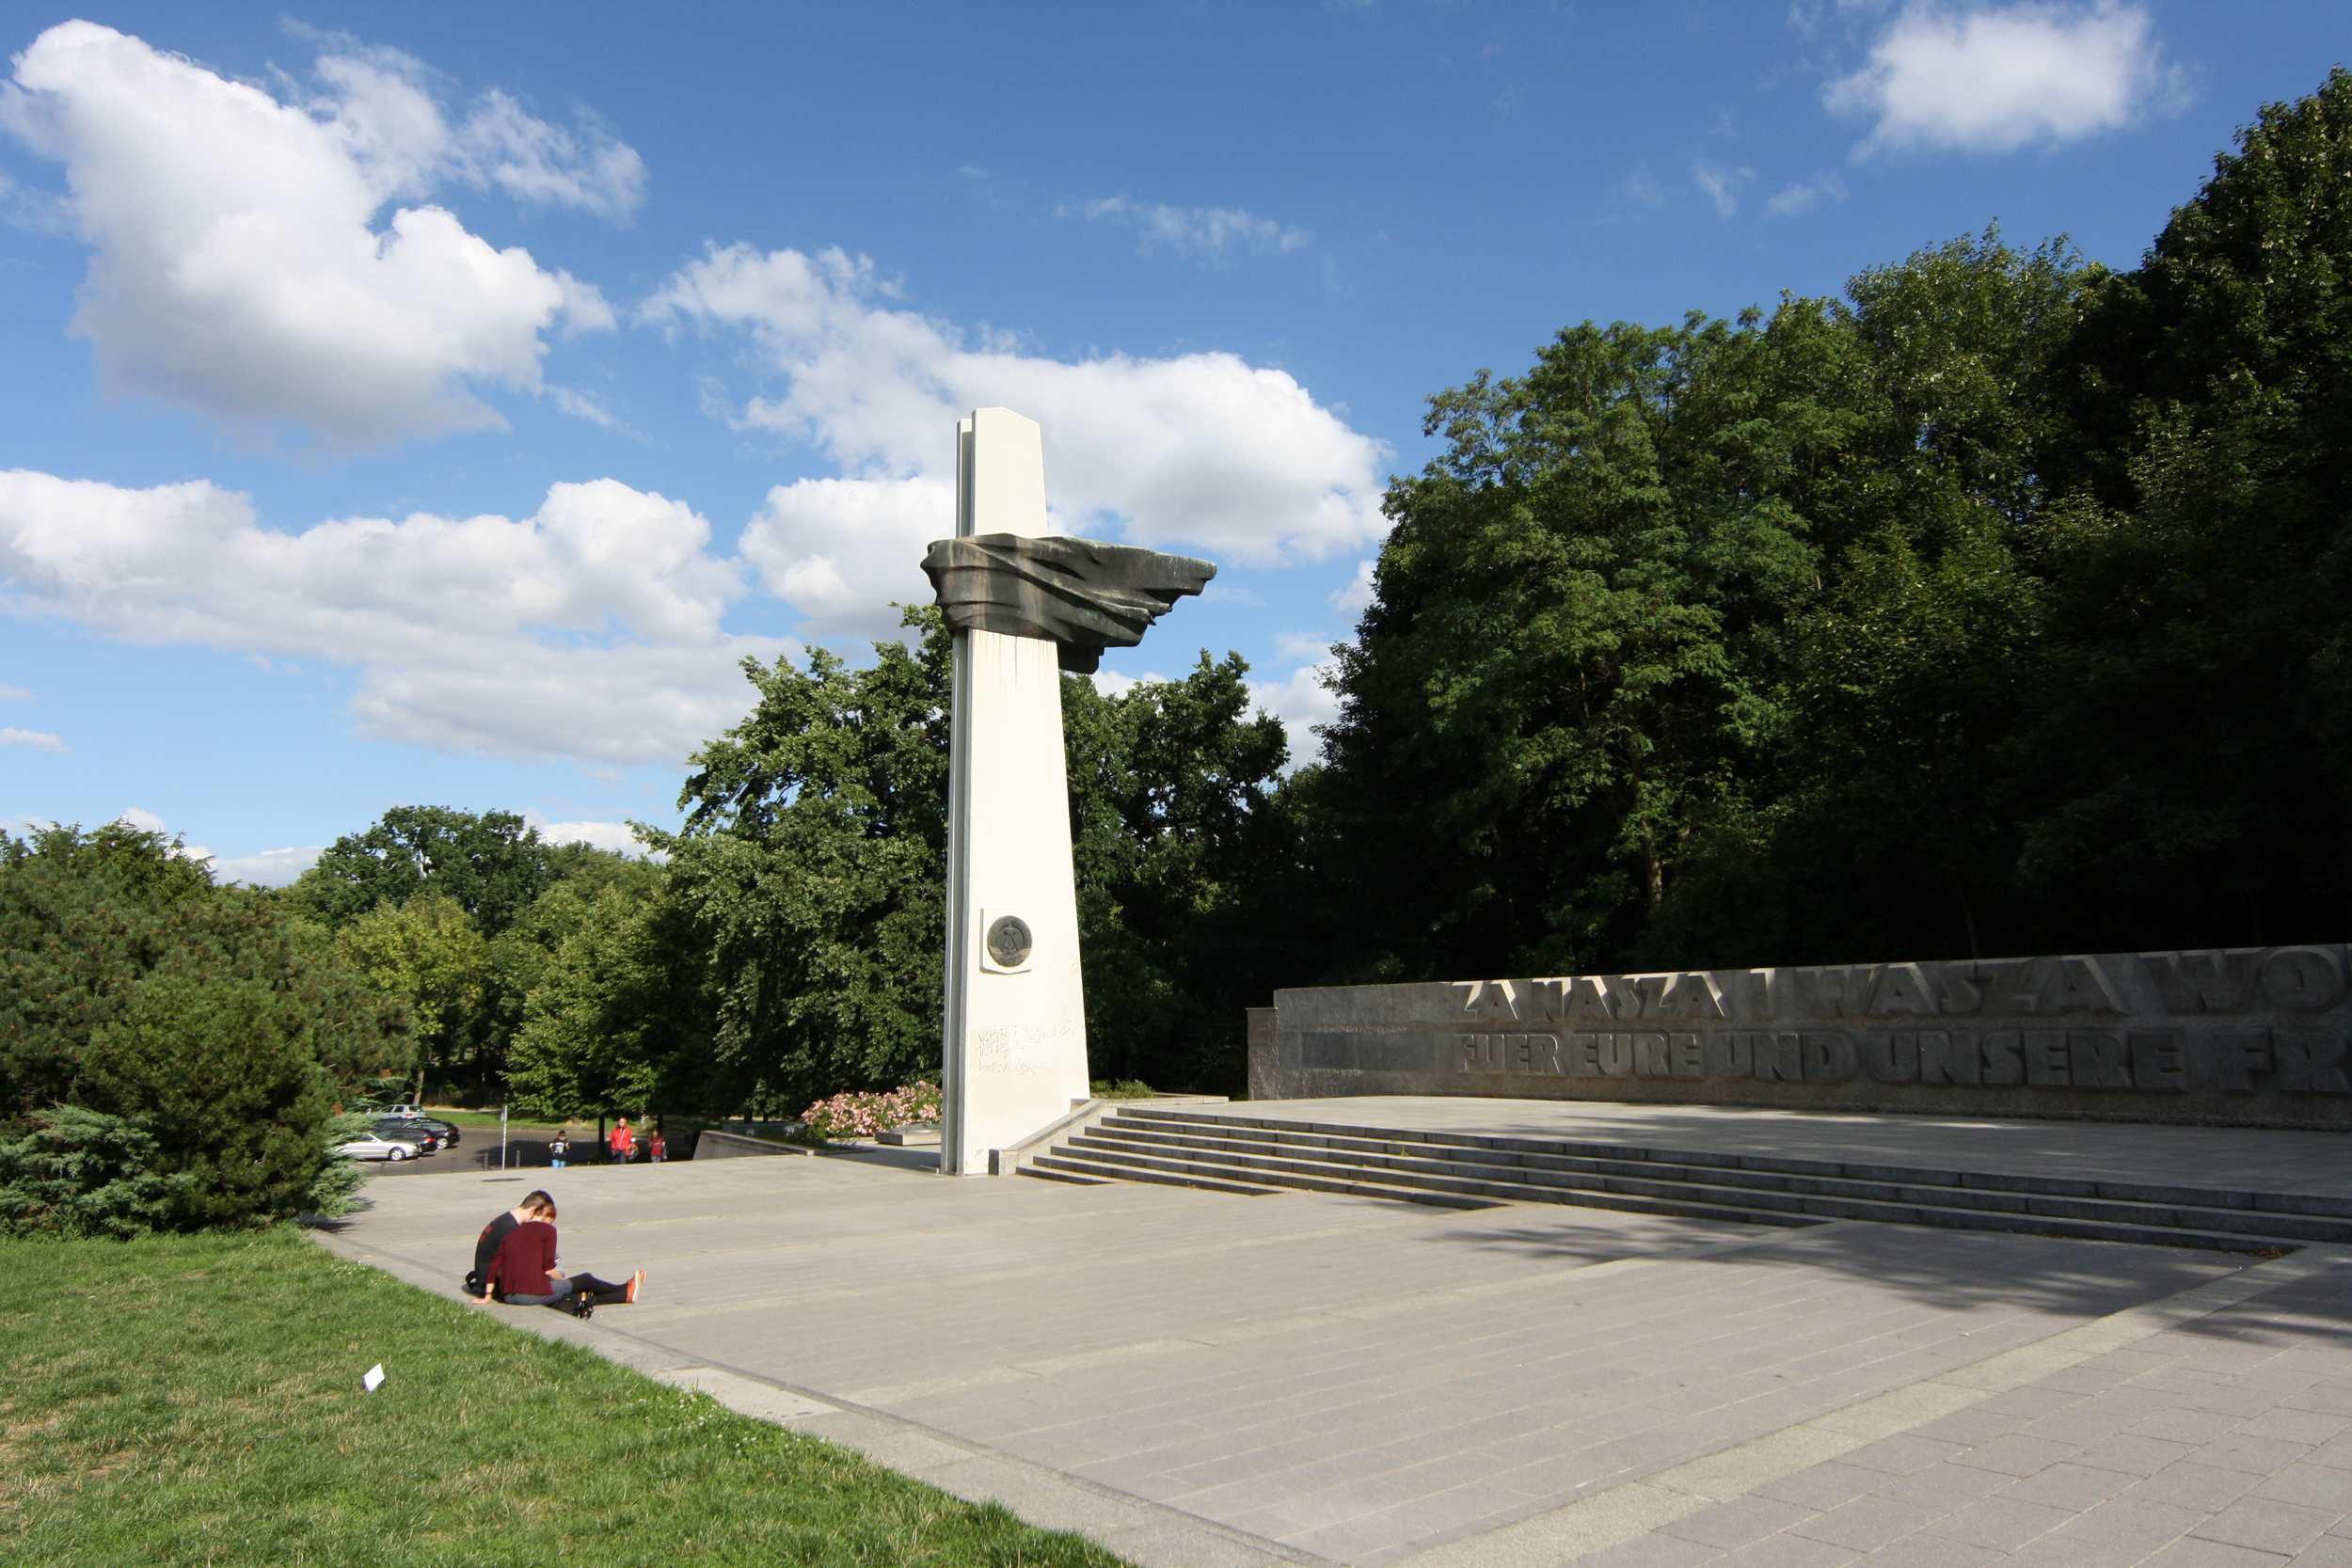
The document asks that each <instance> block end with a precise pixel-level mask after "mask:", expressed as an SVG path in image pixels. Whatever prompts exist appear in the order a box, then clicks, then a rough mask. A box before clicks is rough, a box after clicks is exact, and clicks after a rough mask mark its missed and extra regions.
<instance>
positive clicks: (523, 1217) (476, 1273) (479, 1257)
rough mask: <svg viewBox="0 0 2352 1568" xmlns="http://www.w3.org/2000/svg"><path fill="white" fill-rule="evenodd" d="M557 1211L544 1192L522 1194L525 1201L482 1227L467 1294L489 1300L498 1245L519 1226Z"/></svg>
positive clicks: (468, 1279)
mask: <svg viewBox="0 0 2352 1568" xmlns="http://www.w3.org/2000/svg"><path fill="white" fill-rule="evenodd" d="M554 1212H555V1199H554V1198H552V1197H550V1196H548V1195H547V1193H546V1192H544V1191H534V1192H530V1193H526V1194H524V1195H523V1200H522V1201H521V1202H520V1203H517V1204H516V1205H515V1207H513V1208H512V1209H509V1210H507V1211H506V1212H504V1213H502V1214H501V1215H499V1216H498V1217H497V1218H495V1219H493V1220H492V1221H491V1222H490V1223H489V1224H487V1225H485V1226H484V1227H482V1235H481V1237H480V1238H479V1239H478V1240H476V1241H475V1243H474V1244H473V1273H471V1274H469V1275H467V1276H466V1292H467V1294H469V1295H470V1296H472V1297H473V1298H474V1299H475V1300H477V1301H485V1302H486V1301H488V1300H489V1299H490V1262H491V1260H492V1259H495V1258H497V1257H498V1255H499V1243H501V1242H503V1241H504V1240H506V1236H507V1232H509V1231H511V1230H513V1229H514V1228H515V1227H516V1226H518V1225H522V1224H524V1223H526V1222H528V1221H531V1220H535V1219H544V1218H546V1217H547V1216H548V1215H549V1214H552V1213H554Z"/></svg>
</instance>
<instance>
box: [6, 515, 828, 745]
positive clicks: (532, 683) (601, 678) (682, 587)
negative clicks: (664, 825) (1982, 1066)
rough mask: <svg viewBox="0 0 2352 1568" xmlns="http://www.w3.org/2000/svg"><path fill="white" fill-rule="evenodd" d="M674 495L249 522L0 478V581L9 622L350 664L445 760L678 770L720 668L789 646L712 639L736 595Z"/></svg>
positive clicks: (735, 692) (721, 702)
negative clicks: (475, 513)
mask: <svg viewBox="0 0 2352 1568" xmlns="http://www.w3.org/2000/svg"><path fill="white" fill-rule="evenodd" d="M709 538H710V528H709V525H708V524H707V522H706V521H705V520H704V519H703V518H702V517H700V516H699V515H696V514H695V513H694V512H692V511H691V509H689V508H688V507H687V506H686V505H685V504H684V503H682V502H679V501H674V500H670V499H666V498H664V497H661V496H659V495H654V494H650V493H647V492H644V491H639V490H634V489H631V488H630V487H629V486H628V485H626V484H623V483H620V482H618V481H617V480H610V479H606V480H597V481H595V482H593V483H585V484H556V485H554V486H551V487H550V488H549V490H548V496H547V499H546V501H545V502H544V503H543V504H542V505H541V507H540V509H539V511H538V513H537V514H536V515H533V516H531V517H526V518H524V519H522V520H520V521H514V520H511V519H509V518H506V517H501V516H479V517H465V518H459V517H443V516H437V515H432V514H429V513H419V514H416V515H411V516H409V517H407V518H405V519H402V520H400V521H393V520H390V519H387V518H381V517H354V518H345V519H341V520H337V521H330V522H324V523H319V524H317V525H315V526H313V527H311V528H310V529H308V530H306V531H303V532H301V533H279V532H276V531H271V530H268V529H264V528H262V526H261V525H260V523H259V521H258V520H257V518H256V517H255V515H254V512H253V506H252V503H251V501H250V500H249V499H247V498H246V497H244V496H242V495H238V494H235V493H233V492H230V491H227V490H222V489H219V488H217V487H215V485H213V484H211V483H206V482H204V481H200V480H199V481H194V482H191V483H183V484H165V485H158V486H156V487H154V488H152V489H147V490H132V489H124V488H121V487H119V486H116V485H112V484H103V483H94V482H90V481H80V480H65V479H58V478H56V477H54V476H52V475H48V474H42V473H34V472H29V471H26V470H23V469H18V470H15V471H13V472H8V473H0V576H4V577H5V578H6V579H7V591H6V598H5V600H0V602H5V604H6V605H7V607H8V608H9V609H12V610H16V611H18V612H19V613H27V614H35V615H42V616H51V617H56V618H58V619H62V620H69V621H72V622H74V623H75V624H77V625H80V626H87V627H88V628H90V629H91V630H93V631H96V632H99V633H101V634H103V635H106V636H110V637H115V638H118V639H119V640H121V641H126V642H146V643H189V644H196V645H199V646H204V647H214V648H223V649H230V650H234V651H237V652H240V653H251V654H262V655H271V656H278V657H292V658H308V659H318V660H324V661H326V662H329V663H333V664H337V665H342V666H345V667H354V668H357V669H358V671H359V684H358V691H357V692H356V693H355V695H354V697H353V699H352V712H353V716H354V717H355V719H356V720H357V721H358V726H359V728H360V729H361V730H362V731H363V732H365V733H367V734H370V735H373V736H383V737H386V738H389V739H396V740H403V741H407V742H410V743H412V744H416V745H420V746H426V747H431V748H434V749H437V750H443V751H469V752H489V753H492V754H496V755H501V756H512V757H522V758H532V757H571V758H576V759H580V760H584V761H594V762H602V763H614V764H629V763H640V762H652V761H676V760H679V759H682V758H683V757H684V756H685V755H686V753H687V752H688V751H690V750H691V748H692V747H693V746H695V745H696V744H698V743H699V742H701V741H703V740H705V739H707V738H709V737H710V736H715V735H717V734H718V733H719V732H720V731H721V730H722V729H723V728H725V727H726V726H727V725H729V724H731V723H734V722H735V721H737V720H739V718H740V717H741V716H742V713H743V710H744V709H745V708H746V707H747V706H748V705H749V701H750V698H749V693H748V688H746V686H745V685H744V682H743V679H742V675H741V673H740V672H739V669H738V668H737V665H738V661H739V659H740V658H742V657H744V656H745V655H747V654H751V655H758V656H762V657H774V656H775V655H777V654H779V653H783V652H787V651H792V650H793V649H794V647H795V645H794V644H793V643H791V642H789V641H782V640H778V639H772V638H755V637H743V636H737V635H733V634H730V633H727V632H725V631H723V630H722V629H721V626H720V619H721V616H722V614H723V611H724V609H725V607H726V605H727V603H728V602H729V601H730V600H732V599H734V598H736V597H738V596H739V595H740V594H741V593H742V592H743V584H742V582H741V580H740V578H739V576H738V573H737V570H736V568H735V566H734V565H733V564H732V563H731V562H725V561H722V560H719V559H717V558H715V557H713V556H712V555H710V554H709V552H708V550H707V545H708V543H709Z"/></svg>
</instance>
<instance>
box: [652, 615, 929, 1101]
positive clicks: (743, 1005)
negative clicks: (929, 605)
mask: <svg viewBox="0 0 2352 1568" xmlns="http://www.w3.org/2000/svg"><path fill="white" fill-rule="evenodd" d="M908 624H909V625H910V626H917V627H919V628H921V638H920V641H918V643H917V644H916V646H915V647H914V648H913V649H910V648H908V647H907V646H906V645H905V644H903V643H898V642H878V643H876V644H875V645H874V649H875V655H876V662H875V663H874V665H873V666H872V668H870V669H866V670H852V669H850V667H849V666H848V665H846V664H845V663H843V662H842V661H841V660H840V659H839V658H837V657H834V656H833V655H831V654H829V653H827V652H825V651H824V650H823V649H812V650H811V651H810V653H809V657H808V668H807V669H806V670H805V671H802V670H799V669H796V668H794V667H793V666H792V664H791V663H790V662H789V661H788V660H786V659H782V658H779V659H778V660H777V661H776V663H775V664H774V665H773V666H772V667H770V666H763V665H761V664H760V663H759V662H758V661H757V660H756V659H748V660H746V661H745V662H744V667H743V669H744V673H745V675H746V676H747V677H748V678H749V679H750V680H751V682H752V684H753V686H754V687H755V688H756V689H757V691H758V694H759V698H758V703H757V705H756V706H755V708H754V709H753V711H752V713H751V714H750V716H749V717H747V718H746V719H745V720H744V721H743V722H742V723H741V724H739V725H738V726H736V727H735V728H734V729H732V730H729V731H728V732H727V733H726V734H725V735H724V736H722V737H720V738H719V739H717V740H714V741H712V742H711V743H710V744H708V745H707V746H705V747H704V748H703V749H702V750H701V751H700V752H696V753H695V755H694V758H693V762H694V765H695V771H694V773H693V774H692V775H691V777H690V778H689V779H688V780H687V782H686V786H685V789H684V791H683V792H682V793H681V794H680V796H679V804H680V806H681V807H683V808H684V809H685V811H686V822H685V825H684V827H683V828H682V829H681V830H680V831H679V832H676V833H674V834H673V833H658V832H650V831H648V830H644V829H641V830H640V832H644V833H645V836H646V838H647V841H648V843H650V844H651V845H652V846H653V847H656V848H659V849H661V850H663V851H666V852H667V854H668V856H669V858H670V866H669V875H670V879H671V885H672V887H673V888H674V889H675V895H676V897H677V899H678V902H679V906H680V909H681V911H683V913H684V914H685V916H686V917H687V918H688V919H691V921H692V922H693V923H694V925H695V927H696V928H698V929H699V930H700V931H701V932H702V933H704V940H705V941H706V942H707V943H708V952H709V955H710V964H711V974H712V976H713V985H714V988H715V1022H714V1033H713V1040H712V1048H711V1054H710V1067H711V1075H710V1077H709V1079H708V1080H707V1084H708V1090H707V1092H708V1093H709V1094H711V1095H712V1096H713V1097H714V1103H716V1104H718V1105H722V1106H728V1107H732V1106H734V1105H739V1104H742V1103H745V1102H747V1101H752V1102H757V1103H762V1104H766V1105H770V1106H773V1107H777V1108H787V1107H788V1108H789V1109H790V1110H792V1111H798V1110H799V1109H800V1108H801V1106H803V1105H805V1104H807V1103H808V1102H809V1101H812V1100H815V1099H818V1098H821V1097H822V1096H824V1095H827V1094H832V1093H834V1092H836V1091H838V1090H841V1089H845V1088H880V1087H887V1086H890V1085H895V1084H898V1083H899V1082H901V1081H902V1080H904V1079H907V1078H911V1077H913V1076H914V1075H916V1074H917V1073H919V1072H922V1071H925V1070H929V1069H933V1068H935V1065H936V1064H937V1062H938V1060H939V1028H940V1021H939V1007H940V995H941V985H942V976H943V974H944V971H943V969H942V963H943V960H942V958H941V934H942V931H943V929H944V927H945V921H946V910H945V904H944V899H945V895H946V829H947V823H946V809H947V723H948V709H949V702H950V693H949V675H948V672H949V662H950V648H949V641H948V636H947V633H946V629H945V628H944V626H942V625H941V624H940V623H939V620H938V617H937V615H936V613H935V612H921V613H919V614H918V613H915V612H910V614H909V618H908Z"/></svg>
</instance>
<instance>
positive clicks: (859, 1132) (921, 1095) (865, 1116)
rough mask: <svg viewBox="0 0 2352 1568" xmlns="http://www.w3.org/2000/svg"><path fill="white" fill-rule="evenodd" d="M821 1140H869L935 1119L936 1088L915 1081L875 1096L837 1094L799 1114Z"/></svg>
mask: <svg viewBox="0 0 2352 1568" xmlns="http://www.w3.org/2000/svg"><path fill="white" fill-rule="evenodd" d="M801 1119H802V1120H803V1121H804V1122H806V1123H808V1130H809V1131H810V1132H814V1133H816V1134H817V1135H818V1136H819V1137H824V1138H870V1137H872V1136H873V1135H874V1134H875V1133H877V1132H888V1131H890V1129H892V1128H894V1127H907V1126H911V1125H913V1124H914V1123H916V1122H933V1121H937V1120H938V1119H939V1085H936V1084H931V1083H927V1082H925V1081H923V1080H921V1079H917V1080H916V1081H915V1082H914V1083H912V1084H903V1085H899V1086H898V1088H895V1089H885V1090H883V1091H882V1092H881V1093H879V1094H871V1093H869V1094H837V1095H834V1097H833V1098H832V1099H831V1100H820V1101H818V1102H817V1103H816V1104H814V1105H811V1106H810V1107H809V1108H808V1109H807V1110H805V1111H803V1112H802V1113H801Z"/></svg>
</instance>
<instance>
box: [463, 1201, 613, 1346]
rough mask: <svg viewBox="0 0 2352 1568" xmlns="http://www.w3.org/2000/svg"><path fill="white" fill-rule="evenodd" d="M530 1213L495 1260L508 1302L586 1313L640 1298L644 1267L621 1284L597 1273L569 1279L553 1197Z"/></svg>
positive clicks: (495, 1283)
mask: <svg viewBox="0 0 2352 1568" xmlns="http://www.w3.org/2000/svg"><path fill="white" fill-rule="evenodd" d="M555 1246H556V1235H555V1204H554V1202H553V1201H552V1200H550V1201H548V1203H546V1204H544V1205H542V1206H541V1207H539V1208H536V1209H533V1210H532V1217H531V1218H530V1219H528V1220H525V1221H524V1222H523V1223H522V1224H520V1225H518V1226H516V1227H515V1228H514V1229H512V1230H510V1231H508V1232H507V1233H506V1238H505V1240H503V1241H501V1242H500V1243H499V1249H498V1254H497V1256H496V1257H494V1258H493V1259H491V1261H490V1276H489V1277H490V1290H491V1293H492V1294H494V1295H495V1296H497V1297H498V1299H499V1300H501V1301H502V1302H504V1303H506V1304H507V1305H508V1306H509V1307H564V1308H566V1309H567V1310H570V1311H574V1312H578V1313H580V1316H582V1317H585V1316H586V1315H587V1311H586V1309H587V1308H591V1307H611V1306H613V1305H615V1304H617V1303H621V1302H632V1301H635V1300H636V1299H637V1292H638V1291H639V1290H640V1289H641V1288H642V1287H643V1286H644V1283H645V1271H644V1270H643V1269H640V1270H638V1271H637V1273H636V1274H635V1275H632V1276H631V1277H630V1278H629V1280H628V1283H626V1284H622V1285H614V1284H612V1283H611V1282H610V1281H607V1280H602V1279H598V1278H597V1277H596V1275H592V1274H576V1275H570V1276H569V1277H568V1278H567V1277H565V1276H564V1275H560V1274H558V1273H556V1272H555Z"/></svg>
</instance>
